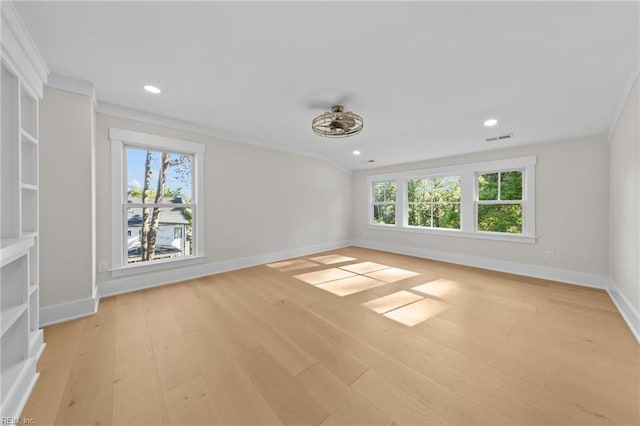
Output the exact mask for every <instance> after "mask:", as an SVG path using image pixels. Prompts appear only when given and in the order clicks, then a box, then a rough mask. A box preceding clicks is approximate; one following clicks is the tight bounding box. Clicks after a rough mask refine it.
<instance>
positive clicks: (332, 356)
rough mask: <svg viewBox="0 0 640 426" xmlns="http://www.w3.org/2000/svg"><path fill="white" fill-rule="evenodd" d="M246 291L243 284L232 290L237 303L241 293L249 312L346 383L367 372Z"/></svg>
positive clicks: (361, 365) (322, 338) (321, 338)
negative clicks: (282, 334)
mask: <svg viewBox="0 0 640 426" xmlns="http://www.w3.org/2000/svg"><path fill="white" fill-rule="evenodd" d="M247 290H248V289H245V288H243V286H242V285H238V286H237V287H234V289H230V291H232V292H234V294H236V300H238V299H237V298H238V297H239V296H240V294H242V297H243V300H244V302H245V303H246V304H247V306H249V307H250V311H251V312H252V313H253V314H254V315H255V316H256V318H259V319H260V321H262V322H264V323H265V324H268V325H269V326H270V327H271V328H273V329H275V330H279V331H280V332H281V333H284V334H285V335H286V336H287V337H288V339H289V340H291V341H292V342H293V343H295V344H296V345H297V346H299V347H300V348H302V349H303V350H304V351H305V352H306V353H308V354H310V355H311V356H312V357H313V358H314V359H315V360H317V361H318V362H320V363H321V364H322V365H323V366H325V367H326V368H327V369H329V370H330V371H331V372H332V373H333V374H335V375H336V376H337V377H339V378H340V379H341V380H342V381H343V382H345V383H346V384H351V383H353V381H354V380H356V379H357V378H358V377H360V376H361V375H362V373H364V372H365V371H366V370H367V366H366V365H364V364H362V363H361V362H359V361H358V360H357V359H355V358H353V357H352V356H351V355H349V354H348V353H347V352H346V351H343V350H341V349H340V348H338V347H336V346H335V345H332V344H331V342H330V341H329V340H327V339H326V338H324V337H323V336H322V335H321V334H319V333H317V332H316V331H315V330H313V329H311V328H309V327H306V326H304V325H302V324H297V323H296V322H292V321H291V320H290V318H289V317H288V316H287V315H283V313H282V312H281V311H279V310H278V309H276V308H275V307H274V306H272V305H271V304H269V303H268V302H267V301H266V300H264V299H261V298H260V297H259V296H257V295H253V294H251V293H250V292H249V291H247Z"/></svg>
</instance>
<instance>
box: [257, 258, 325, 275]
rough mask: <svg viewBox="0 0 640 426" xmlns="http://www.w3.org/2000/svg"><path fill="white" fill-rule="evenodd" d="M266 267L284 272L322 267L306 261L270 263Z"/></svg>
mask: <svg viewBox="0 0 640 426" xmlns="http://www.w3.org/2000/svg"><path fill="white" fill-rule="evenodd" d="M265 266H267V267H269V268H273V269H277V270H279V271H282V272H289V271H297V270H298V269H306V268H314V267H316V266H320V265H318V264H317V263H315V262H311V261H309V260H306V259H295V260H286V261H284V262H276V263H268V264H266V265H265Z"/></svg>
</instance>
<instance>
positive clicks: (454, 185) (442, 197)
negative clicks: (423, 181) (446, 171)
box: [431, 176, 461, 203]
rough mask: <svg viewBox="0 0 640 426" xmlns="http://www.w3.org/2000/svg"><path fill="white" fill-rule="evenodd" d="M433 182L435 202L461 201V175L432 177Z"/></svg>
mask: <svg viewBox="0 0 640 426" xmlns="http://www.w3.org/2000/svg"><path fill="white" fill-rule="evenodd" d="M431 182H432V185H433V187H432V188H433V189H432V200H433V201H434V202H436V203H439V202H444V201H447V202H457V203H459V202H460V192H461V188H460V176H447V177H437V178H433V179H431Z"/></svg>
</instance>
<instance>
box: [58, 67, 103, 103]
mask: <svg viewBox="0 0 640 426" xmlns="http://www.w3.org/2000/svg"><path fill="white" fill-rule="evenodd" d="M46 85H47V87H51V88H53V89H58V90H64V91H65V92H71V93H75V94H76V95H82V96H88V97H90V98H93V99H95V96H96V91H95V88H94V86H93V83H91V82H90V81H85V80H79V79H77V78H73V77H68V76H66V75H60V74H49V80H48V81H47V84H46ZM94 106H95V105H94Z"/></svg>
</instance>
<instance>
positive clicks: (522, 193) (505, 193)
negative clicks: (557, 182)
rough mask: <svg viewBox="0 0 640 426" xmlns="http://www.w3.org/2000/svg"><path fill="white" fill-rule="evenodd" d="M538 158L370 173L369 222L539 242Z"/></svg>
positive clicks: (381, 226) (395, 227) (382, 226)
mask: <svg viewBox="0 0 640 426" xmlns="http://www.w3.org/2000/svg"><path fill="white" fill-rule="evenodd" d="M535 164H536V158H535V157H534V156H531V157H521V158H511V159H503V160H495V161H486V162H481V163H472V164H461V165H453V166H446V167H439V168H434V169H427V170H415V171H406V172H400V173H392V174H386V175H376V176H370V177H368V179H367V180H368V182H369V188H370V191H371V192H370V198H369V217H368V223H369V227H370V228H373V229H375V228H378V229H385V230H391V231H393V230H402V231H410V232H423V233H433V234H439V235H449V236H456V237H472V238H485V239H497V240H508V241H518V242H530V243H534V242H535V239H536V235H535Z"/></svg>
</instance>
